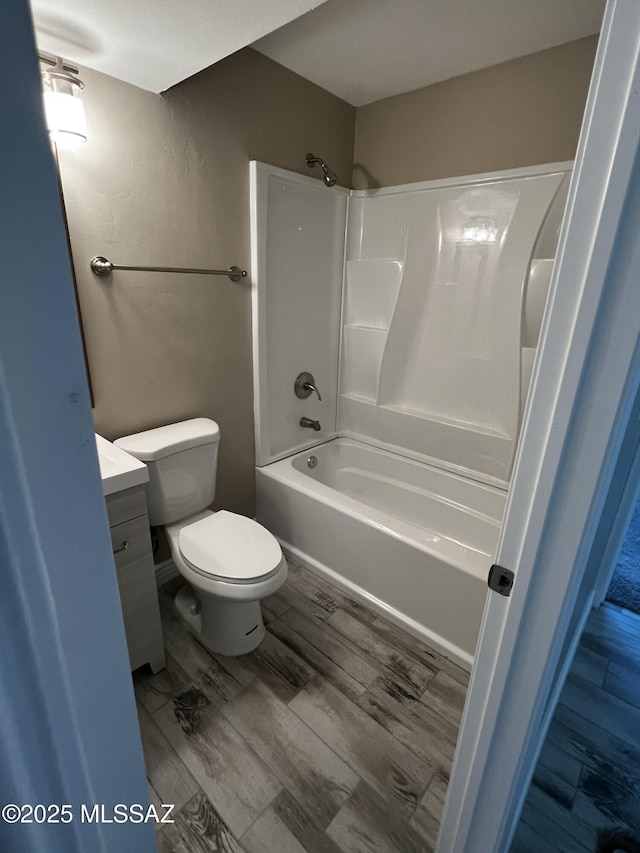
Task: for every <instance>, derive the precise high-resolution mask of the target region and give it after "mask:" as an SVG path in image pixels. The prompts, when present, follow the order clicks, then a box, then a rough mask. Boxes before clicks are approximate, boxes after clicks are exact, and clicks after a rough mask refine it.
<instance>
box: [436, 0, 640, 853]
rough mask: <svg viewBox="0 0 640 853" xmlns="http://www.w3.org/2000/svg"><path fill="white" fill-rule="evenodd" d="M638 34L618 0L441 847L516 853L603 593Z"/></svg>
mask: <svg viewBox="0 0 640 853" xmlns="http://www.w3.org/2000/svg"><path fill="white" fill-rule="evenodd" d="M639 45H640V4H638V3H637V2H636V0H609V3H608V5H607V8H606V12H605V17H604V22H603V28H602V32H601V36H600V42H599V46H598V52H597V55H596V62H595V67H594V72H593V78H592V82H591V87H590V90H589V96H588V100H587V106H586V110H585V117H584V121H583V127H582V132H581V135H580V142H579V145H578V151H577V156H576V162H575V167H574V172H573V176H572V181H571V187H570V191H569V199H568V202H567V211H566V215H565V220H564V223H563V228H562V232H561V236H560V245H559V249H558V256H557V260H556V265H555V269H554V273H553V279H552V282H551V290H550V295H549V301H548V306H547V311H546V313H545V319H544V322H543V329H542V333H541V345H540V348H539V350H538V355H537V359H536V364H535V367H534V373H533V377H532V385H531V391H530V394H529V399H528V402H527V406H526V410H525V415H524V422H523V429H522V437H521V441H520V445H519V448H518V452H517V456H516V463H515V468H514V474H513V479H512V485H511V489H510V493H509V498H508V501H507V507H506V513H505V520H504V523H503V527H502V530H501V534H500V541H499V544H498V551H497V557H496V562H497V563H498V564H499V565H501V566H504V567H506V568H509V569H511V570H513V571H514V573H515V582H514V586H513V590H512V592H511V595H510V596H509V597H505V596H502V595H499V594H498V593H490V594H489V595H488V596H487V602H486V606H485V612H484V617H483V622H482V627H481V633H480V639H479V643H478V647H477V651H476V658H475V665H474V669H473V672H472V677H471V682H470V686H469V692H468V696H467V703H466V706H465V711H464V714H463V720H462V727H461V731H460V736H459V740H458V746H457V749H456V756H455V759H454V765H453V768H452V775H451V781H450V785H449V791H448V794H447V799H446V802H445V808H444V812H443V817H442V823H441V827H440V834H439V836H438V842H437V845H436V850H437V851H439V853H452V851H455V853H477V851H478V850H483V851H486V853H504V851H506V850H508V847H509V844H510V842H511V839H512V837H513V833H514V831H515V828H516V826H517V822H518V819H519V814H520V811H521V808H522V805H523V803H524V800H525V798H526V794H527V791H528V787H529V783H530V780H531V776H532V774H533V770H534V768H535V764H536V761H537V757H538V754H539V751H540V748H541V746H542V743H543V741H544V737H545V734H546V726H547V725H548V722H549V720H550V719H551V716H552V713H553V708H554V705H555V702H556V701H557V698H558V695H559V692H560V688H561V686H562V683H563V680H564V677H565V676H566V672H567V669H568V667H569V665H570V662H571V655H572V653H573V650H574V649H575V646H576V643H577V641H578V638H579V633H580V631H581V629H582V626H583V625H584V621H585V619H586V617H587V616H588V613H589V611H590V608H591V602H592V600H593V591H594V590H593V588H594V580H593V578H591V577H590V576H589V575H585V571H586V568H587V566H588V564H589V557H590V554H591V552H592V548H593V544H594V540H595V534H596V531H597V530H598V527H599V522H600V519H601V518H602V516H603V511H604V510H605V508H606V507H607V501H608V500H610V499H611V496H612V495H613V494H614V491H612V482H613V478H614V473H615V469H616V464H617V462H618V459H619V456H620V450H621V447H622V445H623V441H624V438H625V435H626V434H627V432H628V428H629V424H630V417H631V410H632V407H633V402H634V400H635V399H636V395H637V392H638V377H639V375H640V371H639V365H640V350H639V348H638V338H639V337H640V288H638V285H637V282H638V280H639V279H640V240H639V239H638V236H637V235H638V234H640V166H639V164H638V152H639V147H640V98H639V97H638V92H640V65H639V61H638V49H639ZM615 485H616V484H615V483H614V486H615ZM487 568H488V567H487Z"/></svg>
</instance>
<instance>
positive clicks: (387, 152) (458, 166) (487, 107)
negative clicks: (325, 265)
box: [353, 36, 597, 189]
mask: <svg viewBox="0 0 640 853" xmlns="http://www.w3.org/2000/svg"><path fill="white" fill-rule="evenodd" d="M596 45H597V36H589V37H587V38H583V39H579V40H578V41H573V42H569V43H568V44H564V45H560V46H559V47H553V48H550V49H549V50H543V51H540V52H539V53H533V54H530V55H529V56H525V57H522V58H521V59H516V60H513V61H511V62H505V63H502V64H501V65H494V66H492V67H491V68H485V69H483V70H481V71H476V72H474V73H471V74H465V75H463V76H461V77H455V78H453V79H451V80H446V81H444V82H443V83H437V84H435V85H433V86H427V87H425V88H424V89H417V90H416V91H414V92H408V93H406V94H404V95H396V96H394V97H392V98H386V99H385V100H383V101H376V102H375V103H373V104H369V105H367V106H365V107H360V108H359V109H358V111H357V118H356V141H355V155H354V170H353V186H354V187H356V188H357V189H367V188H372V187H376V186H394V185H395V184H403V183H408V182H411V181H426V180H432V179H434V178H444V177H451V176H455V175H471V174H474V173H478V172H490V171H494V170H497V169H510V168H516V167H518V166H530V165H534V164H537V163H551V162H555V161H560V160H571V159H573V157H574V155H575V151H576V145H577V141H578V134H579V132H580V124H581V122H582V114H583V112H584V106H585V102H586V97H587V90H588V87H589V80H590V77H591V70H592V67H593V59H594V56H595V50H596Z"/></svg>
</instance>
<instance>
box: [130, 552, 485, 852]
mask: <svg viewBox="0 0 640 853" xmlns="http://www.w3.org/2000/svg"><path fill="white" fill-rule="evenodd" d="M171 583H172V584H173V583H174V582H171ZM169 591H170V590H161V605H162V610H163V617H164V636H165V647H166V651H167V666H166V669H164V670H163V671H162V672H160V673H158V674H157V675H155V676H151V675H149V674H148V673H146V672H145V671H143V670H140V671H139V672H137V673H136V675H135V691H136V697H137V701H138V713H139V718H140V730H141V733H142V742H143V748H144V754H145V761H146V766H147V776H148V779H149V786H150V795H151V797H152V802H154V803H156V804H157V803H158V802H164V803H175V805H176V813H177V818H176V823H175V824H174V825H168V826H165V827H162V828H161V830H160V832H159V834H158V844H159V850H160V853H209V851H245V853H301V852H302V851H309V853H340V851H342V853H375V851H380V853H387V851H388V853H404V851H407V853H429V851H432V850H433V845H434V843H435V838H436V834H437V830H438V826H439V820H440V812H441V809H442V804H443V801H444V795H445V792H446V788H447V784H448V778H449V771H450V768H451V762H452V759H453V752H454V748H455V742H456V738H457V734H458V727H459V723H460V716H461V713H462V707H463V704H464V698H465V693H466V685H467V682H468V675H467V673H466V672H464V670H462V669H460V668H459V667H458V666H456V665H455V664H453V663H451V662H450V661H448V660H446V659H445V658H443V657H442V656H440V655H439V654H437V653H436V652H434V651H432V650H431V649H429V648H428V647H427V646H425V645H424V644H423V643H421V642H419V641H418V640H416V639H414V638H413V637H412V636H410V635H408V634H406V633H405V632H403V631H401V630H400V629H399V628H397V627H396V626H394V625H392V624H391V623H390V622H388V621H387V620H385V619H383V618H381V617H379V616H377V615H376V614H375V613H372V612H371V611H369V610H367V609H366V608H364V607H362V605H360V604H358V603H357V602H355V601H353V600H351V599H349V598H346V597H345V596H344V595H343V594H341V593H340V592H339V591H338V590H337V589H335V588H334V587H332V586H331V585H329V584H328V583H326V582H324V581H323V580H321V579H320V578H318V577H316V576H315V575H314V574H312V573H310V572H308V571H306V570H305V569H303V568H301V567H300V566H298V565H296V564H295V563H293V562H292V561H290V572H289V580H288V581H287V583H286V584H285V585H284V586H283V587H282V588H281V589H280V590H279V592H278V593H277V594H276V595H273V596H271V597H270V598H268V599H267V600H266V601H265V602H264V607H263V611H264V616H265V623H267V634H266V637H265V639H264V641H263V642H262V644H261V645H260V646H259V648H258V649H256V651H254V652H252V653H251V654H250V655H246V656H244V657H241V658H225V657H222V656H219V655H211V654H210V653H209V652H208V651H206V650H205V649H204V648H203V647H202V646H200V645H199V643H197V642H196V641H195V640H194V639H193V637H191V635H190V634H189V633H188V632H187V631H186V630H185V629H184V628H183V627H182V626H181V625H180V624H179V623H178V621H177V620H176V619H174V618H172V610H171V607H170V597H169V594H168V592H169Z"/></svg>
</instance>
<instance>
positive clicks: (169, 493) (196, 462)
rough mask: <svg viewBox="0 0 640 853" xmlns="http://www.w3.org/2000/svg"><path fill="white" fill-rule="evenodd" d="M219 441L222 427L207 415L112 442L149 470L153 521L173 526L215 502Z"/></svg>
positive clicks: (148, 485)
mask: <svg viewBox="0 0 640 853" xmlns="http://www.w3.org/2000/svg"><path fill="white" fill-rule="evenodd" d="M219 441H220V428H219V427H218V424H217V423H216V422H215V421H211V420H209V419H208V418H193V419H192V420H189V421H181V422H180V423H177V424H168V425H167V426H162V427H157V429H148V430H146V431H145V432H138V433H135V434H134V435H125V436H123V437H122V438H119V439H117V440H116V441H114V444H116V445H117V446H118V447H120V448H122V450H125V451H126V452H127V453H130V454H131V455H132V456H135V458H136V459H140V461H141V462H144V463H145V464H146V465H147V467H148V469H149V482H148V483H147V484H146V489H147V506H148V510H149V522H150V523H151V524H153V525H165V524H173V523H174V522H176V521H180V520H181V519H183V518H187V516H189V515H193V514H194V513H196V512H200V511H201V510H203V509H206V508H207V507H208V506H209V505H210V504H211V503H212V501H213V498H214V497H215V492H216V469H217V466H218V442H219Z"/></svg>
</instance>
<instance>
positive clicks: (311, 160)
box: [307, 154, 338, 187]
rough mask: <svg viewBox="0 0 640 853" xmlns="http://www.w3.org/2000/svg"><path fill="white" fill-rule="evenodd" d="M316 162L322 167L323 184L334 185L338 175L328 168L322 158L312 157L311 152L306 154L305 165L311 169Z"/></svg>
mask: <svg viewBox="0 0 640 853" xmlns="http://www.w3.org/2000/svg"><path fill="white" fill-rule="evenodd" d="M316 163H319V164H320V166H321V168H322V172H323V176H322V180H323V181H324V184H325V186H326V187H334V186H335V185H336V184H337V183H338V176H337V175H336V173H335V172H334V171H333V169H330V168H329V166H327V164H326V163H325V162H324V160H321V159H320V157H314V156H313V154H307V166H308V167H309V168H310V169H313V167H314V166H315V164H316Z"/></svg>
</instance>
